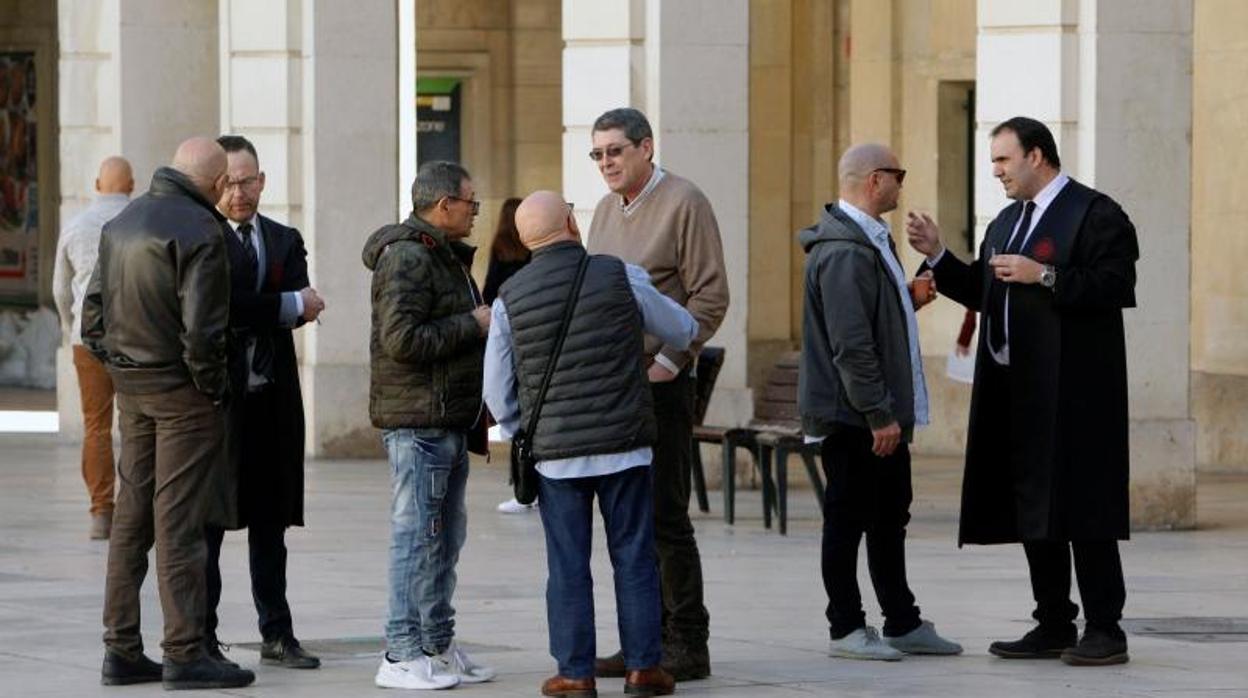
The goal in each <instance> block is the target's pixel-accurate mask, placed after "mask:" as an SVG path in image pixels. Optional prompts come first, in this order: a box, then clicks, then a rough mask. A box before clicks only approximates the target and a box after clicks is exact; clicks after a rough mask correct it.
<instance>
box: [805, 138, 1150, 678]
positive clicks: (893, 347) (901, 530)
mask: <svg viewBox="0 0 1248 698" xmlns="http://www.w3.org/2000/svg"><path fill="white" fill-rule="evenodd" d="M990 152H991V155H992V171H993V176H995V177H996V178H997V179H998V180H1000V181H1001V184H1002V186H1003V187H1004V188H1005V194H1006V196H1008V197H1009V198H1010V199H1013V200H1014V201H1013V203H1012V204H1010V205H1009V206H1007V207H1006V208H1005V209H1004V210H1002V211H1001V213H1000V214H998V215H997V217H996V218H995V219H993V221H992V222H991V223H989V225H988V229H987V231H986V233H985V236H984V240H983V243H982V244H981V246H980V249H979V254H978V256H977V258H976V259H975V260H974V261H973V262H971V263H969V264H968V263H966V262H963V261H962V260H960V259H958V258H957V257H956V256H954V255H953V254H952V253H951V252H949V251H948V250H947V249H946V248H945V246H944V245H943V243H942V242H941V238H940V229H939V227H938V226H937V225H936V223H935V222H934V221H933V220H932V219H931V218H930V217H929V216H927V215H926V214H916V213H913V212H912V213H910V214H909V216H908V218H907V224H906V234H907V237H908V239H909V242H910V244H911V246H912V247H913V248H914V249H915V250H916V251H917V252H919V253H920V254H922V255H923V256H924V258H925V259H924V262H923V265H922V271H921V272H920V276H921V277H923V278H924V282H925V283H915V282H913V281H912V282H907V281H906V275H905V272H904V271H903V269H902V267H901V262H900V258H899V257H898V255H897V250H896V247H895V245H894V243H893V240H892V235H891V231H890V230H889V227H888V224H887V223H886V222H885V221H884V219H883V215H884V214H885V213H888V212H889V211H892V210H894V209H896V208H897V203H898V198H899V196H900V193H901V187H902V182H903V180H904V179H905V174H906V171H905V170H904V169H902V168H901V166H900V164H899V162H898V160H897V157H896V155H894V154H893V153H892V152H891V151H890V150H889V149H888V148H886V147H885V146H882V145H876V144H862V145H857V146H854V147H852V148H850V149H849V150H847V151H846V152H845V153H844V155H843V156H842V157H841V160H840V163H839V177H840V188H841V198H840V200H839V201H837V202H836V203H833V204H828V206H827V207H826V209H825V211H824V214H823V217H822V220H821V221H820V222H819V223H818V224H817V225H815V226H813V227H811V228H809V229H807V230H804V231H802V232H801V234H800V236H799V240H800V242H801V244H802V246H803V248H804V249H805V250H806V252H807V259H806V275H805V316H804V317H805V327H804V328H803V333H802V365H801V372H800V386H799V409H800V412H801V415H802V429H803V432H804V433H805V434H806V438H807V440H808V441H812V442H820V448H821V451H822V460H823V466H824V470H825V472H826V474H827V492H826V497H825V511H824V528H823V560H822V562H823V577H824V584H825V586H826V587H827V592H828V609H827V615H828V622H829V625H830V630H831V635H832V642H831V652H832V654H833V655H837V656H845V657H853V658H858V659H881V660H896V659H901V658H902V656H903V655H904V654H957V653H960V652H961V651H962V648H961V647H960V646H958V645H957V644H956V643H953V642H950V641H948V640H945V639H944V638H941V637H940V636H939V635H937V634H936V631H935V627H934V626H933V625H932V624H931V623H930V622H929V621H925V620H922V619H921V618H920V616H919V608H918V606H916V605H915V597H914V594H913V593H912V592H911V590H910V587H909V584H908V582H907V579H906V569H905V550H904V542H905V533H906V524H907V522H908V521H909V519H910V513H909V506H910V502H911V496H912V492H911V487H910V453H909V450H908V446H907V445H908V444H909V442H910V441H911V438H912V436H913V433H914V430H915V428H916V427H919V426H922V425H924V424H926V423H927V421H928V419H929V418H930V411H929V407H930V403H929V400H928V394H927V387H926V382H925V378H924V375H923V364H922V354H921V352H920V351H919V343H918V325H917V323H916V321H915V312H916V311H917V310H918V309H919V308H921V307H922V306H923V305H924V304H926V303H928V302H930V301H931V300H932V299H933V298H934V297H935V288H936V286H938V287H939V288H940V289H941V290H942V291H943V292H944V293H945V294H947V295H948V296H949V297H950V298H952V299H954V300H955V301H957V302H959V303H961V304H963V305H965V306H966V307H967V308H969V309H971V310H976V311H979V312H980V314H981V315H980V333H979V335H980V336H979V345H978V351H977V356H976V366H975V382H974V388H973V391H972V397H971V411H970V414H971V416H970V429H969V433H968V441H967V452H966V471H965V475H964V478H963V484H962V516H961V524H960V530H959V536H958V542H959V544H964V543H972V544H995V543H1016V542H1021V543H1022V544H1023V549H1024V550H1025V552H1026V555H1027V563H1028V567H1029V570H1030V573H1031V586H1032V594H1033V596H1034V598H1035V604H1036V605H1035V610H1034V612H1033V614H1032V616H1033V617H1034V618H1035V619H1036V621H1038V625H1037V626H1036V627H1035V628H1034V629H1032V630H1031V631H1030V632H1028V633H1027V634H1026V635H1025V636H1023V637H1022V638H1021V639H1019V640H1014V641H1000V642H994V643H992V645H991V646H990V647H989V652H991V653H992V654H994V655H996V656H998V657H1002V658H1007V659H1032V658H1061V660H1062V661H1064V662H1066V663H1067V664H1073V665H1106V664H1118V663H1122V662H1126V661H1127V660H1128V655H1127V642H1126V635H1125V634H1124V633H1123V631H1122V628H1121V627H1120V625H1119V620H1121V618H1122V609H1123V605H1124V603H1125V600H1126V591H1125V586H1124V582H1123V572H1122V563H1121V561H1120V558H1119V553H1118V541H1119V540H1123V539H1126V538H1127V537H1128V535H1129V517H1128V488H1127V479H1128V460H1129V459H1128V444H1127V441H1128V434H1127V423H1128V422H1127V419H1128V418H1127V371H1126V351H1125V341H1124V335H1123V321H1122V310H1123V309H1124V308H1130V307H1133V306H1134V305H1135V294H1134V287H1135V261H1136V259H1137V258H1138V257H1139V249H1138V244H1137V242H1136V236H1135V228H1134V227H1133V226H1132V225H1131V222H1130V220H1129V219H1128V218H1127V216H1126V214H1125V213H1124V212H1123V211H1122V208H1121V207H1119V205H1118V204H1117V203H1115V202H1114V201H1113V200H1112V199H1111V198H1109V197H1108V196H1106V195H1105V194H1102V193H1100V192H1097V191H1095V190H1093V189H1090V188H1088V187H1086V186H1084V185H1082V184H1080V183H1078V182H1076V181H1074V180H1073V179H1071V178H1070V177H1068V176H1067V175H1065V174H1064V173H1062V171H1061V160H1060V159H1059V156H1058V153H1057V146H1056V143H1055V142H1054V140H1053V135H1052V134H1051V133H1050V132H1049V130H1048V128H1047V127H1045V126H1044V124H1042V123H1040V122H1038V121H1035V120H1034V119H1030V118H1027V117H1015V118H1012V119H1009V120H1007V121H1004V122H1002V123H1001V124H999V125H997V127H996V128H994V129H993V130H992V133H991V143H990ZM864 534H865V537H866V540H867V546H866V548H867V562H868V566H869V568H870V572H871V581H872V584H873V585H874V587H875V592H876V596H877V598H878V600H879V603H880V606H881V608H882V610H883V615H884V628H883V631H884V633H883V637H881V636H880V634H879V632H878V631H876V630H875V629H874V628H872V627H870V626H868V625H867V624H866V622H865V615H864V613H863V610H862V600H861V598H860V596H859V591H858V584H857V554H858V547H859V543H860V541H861V539H862V538H863V536H864ZM1072 553H1073V557H1074V571H1075V573H1076V576H1077V579H1078V583H1079V591H1080V597H1081V598H1082V600H1083V605H1084V615H1085V618H1086V620H1087V623H1086V625H1085V628H1084V632H1083V635H1082V636H1081V637H1080V636H1078V634H1077V632H1076V627H1075V623H1074V621H1075V618H1076V617H1077V616H1078V613H1079V607H1078V606H1076V605H1075V604H1074V603H1073V602H1072V601H1071V600H1070V592H1071V556H1072Z"/></svg>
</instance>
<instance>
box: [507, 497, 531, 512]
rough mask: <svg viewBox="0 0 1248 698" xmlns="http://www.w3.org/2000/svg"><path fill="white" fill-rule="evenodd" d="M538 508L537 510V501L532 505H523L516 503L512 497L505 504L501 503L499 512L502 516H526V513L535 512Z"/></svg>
mask: <svg viewBox="0 0 1248 698" xmlns="http://www.w3.org/2000/svg"><path fill="white" fill-rule="evenodd" d="M536 508H537V500H536V499H535V500H533V503H532V504H521V503H520V502H517V501H516V498H515V497H512V498H511V499H508V500H507V501H505V502H501V503H499V505H498V511H499V513H500V514H524V513H527V512H530V511H533V510H534V509H536Z"/></svg>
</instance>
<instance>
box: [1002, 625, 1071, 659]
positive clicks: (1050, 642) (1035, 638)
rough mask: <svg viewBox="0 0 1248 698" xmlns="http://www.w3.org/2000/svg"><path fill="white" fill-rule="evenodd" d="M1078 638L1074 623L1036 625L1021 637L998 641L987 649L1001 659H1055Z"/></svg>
mask: <svg viewBox="0 0 1248 698" xmlns="http://www.w3.org/2000/svg"><path fill="white" fill-rule="evenodd" d="M1076 640H1078V634H1077V632H1076V631H1075V626H1074V624H1068V625H1066V626H1062V627H1057V628H1052V627H1045V626H1043V625H1039V626H1036V627H1035V628H1033V629H1032V630H1031V632H1029V633H1027V634H1026V635H1024V636H1022V637H1021V638H1019V639H1017V640H1014V641H1013V642H1010V641H1004V640H1002V641H998V642H994V643H992V644H991V645H989V646H988V651H989V652H990V653H992V654H995V655H996V656H998V657H1001V658H1003V659H1057V658H1058V657H1061V656H1062V652H1063V651H1064V650H1066V649H1067V648H1070V647H1074V646H1075V642H1076Z"/></svg>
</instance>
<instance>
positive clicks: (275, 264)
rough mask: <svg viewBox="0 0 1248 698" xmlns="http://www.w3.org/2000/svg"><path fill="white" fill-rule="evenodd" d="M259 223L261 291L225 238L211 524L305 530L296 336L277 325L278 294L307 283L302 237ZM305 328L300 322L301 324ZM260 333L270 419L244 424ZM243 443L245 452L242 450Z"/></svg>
mask: <svg viewBox="0 0 1248 698" xmlns="http://www.w3.org/2000/svg"><path fill="white" fill-rule="evenodd" d="M259 221H260V238H259V239H260V240H261V241H263V243H264V250H265V260H264V262H265V269H264V279H263V281H262V285H261V287H260V290H259V291H258V292H257V291H256V284H255V275H254V273H253V270H254V267H252V265H251V264H250V262H249V261H248V259H247V253H246V252H245V251H244V249H243V245H242V243H241V242H240V241H239V239H238V236H237V235H235V234H233V233H232V232H227V234H226V235H225V239H226V248H227V251H228V253H229V259H230V330H231V351H230V392H231V399H230V401H229V408H228V411H227V414H226V448H225V449H224V450H225V452H226V455H225V463H224V464H223V466H222V470H221V477H220V480H219V492H218V497H217V500H216V504H215V506H214V507H213V510H212V511H211V512H210V515H209V521H210V522H211V523H213V524H216V525H220V526H222V527H223V528H227V529H236V528H244V527H246V526H247V525H248V524H249V523H251V522H264V523H270V524H280V525H284V526H302V525H303V448H304V445H303V441H304V419H303V397H302V394H301V392H300V389H299V366H298V362H297V360H296V358H295V343H294V338H293V337H292V335H291V329H290V328H288V327H282V326H280V325H279V324H278V315H279V311H280V309H281V294H282V293H285V292H288V291H299V290H301V289H303V288H306V287H307V286H308V285H309V284H308V264H307V251H306V250H305V249H304V246H303V237H302V236H301V235H299V231H297V230H295V229H294V228H289V227H287V226H284V225H282V224H280V223H278V222H277V221H274V220H272V219H271V218H267V217H265V216H260V217H259ZM302 324H303V320H302V318H300V319H299V320H298V325H302ZM265 333H267V334H268V335H269V336H270V337H271V338H272V342H273V385H272V386H271V387H270V388H269V389H268V390H270V391H272V396H273V397H272V405H271V407H272V409H271V410H270V411H269V413H268V414H267V415H266V416H265V419H266V420H267V421H256V420H254V419H253V420H252V421H247V420H244V419H243V416H244V399H245V398H244V395H245V393H246V390H247V376H248V365H247V349H246V347H247V338H248V337H249V336H250V335H252V334H265ZM253 417H254V415H253ZM257 430H259V431H258V433H257ZM244 442H248V443H249V444H250V446H249V447H247V448H244ZM257 443H258V444H259V447H257V445H256V444H257Z"/></svg>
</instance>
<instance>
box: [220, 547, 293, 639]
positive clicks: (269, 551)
mask: <svg viewBox="0 0 1248 698" xmlns="http://www.w3.org/2000/svg"><path fill="white" fill-rule="evenodd" d="M224 537H225V531H224V530H223V529H220V528H217V527H215V526H210V527H208V528H206V529H205V530H204V540H205V542H206V543H207V544H208V563H207V566H206V567H207V569H206V571H207V575H206V576H207V578H208V604H207V614H206V617H205V621H204V636H205V637H207V638H209V639H210V640H211V639H212V638H214V637H216V632H217V605H218V604H220V603H221V541H222V539H223V538H224ZM247 549H248V553H249V557H250V562H251V598H252V600H253V601H255V604H256V615H257V616H258V617H259V621H260V622H259V625H260V637H261V638H263V639H264V641H265V642H273V641H275V640H279V639H282V638H289V637H294V628H293V627H292V622H291V618H290V605H289V604H287V603H286V527H285V526H282V525H274V524H257V523H253V524H251V525H250V526H249V527H248V528H247Z"/></svg>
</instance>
